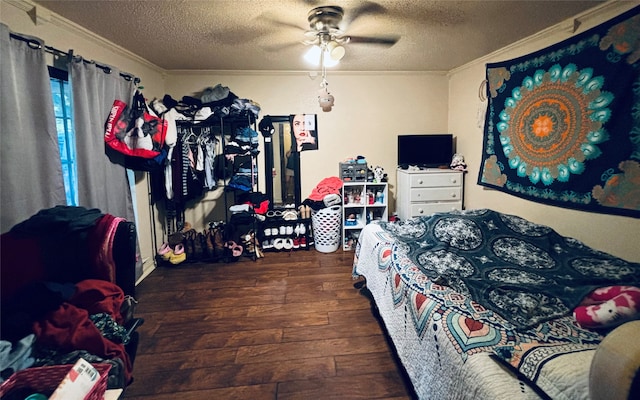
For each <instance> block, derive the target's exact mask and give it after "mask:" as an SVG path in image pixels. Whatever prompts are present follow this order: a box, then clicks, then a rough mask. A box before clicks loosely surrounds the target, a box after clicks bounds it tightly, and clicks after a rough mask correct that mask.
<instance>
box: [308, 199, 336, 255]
mask: <svg viewBox="0 0 640 400" xmlns="http://www.w3.org/2000/svg"><path fill="white" fill-rule="evenodd" d="M341 221H342V206H331V207H327V208H323V209H321V210H318V211H313V213H312V214H311V222H312V223H313V236H314V240H315V246H316V250H318V251H319V252H322V253H332V252H334V251H336V250H338V247H339V246H340V223H341Z"/></svg>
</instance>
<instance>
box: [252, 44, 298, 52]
mask: <svg viewBox="0 0 640 400" xmlns="http://www.w3.org/2000/svg"><path fill="white" fill-rule="evenodd" d="M304 46H305V44H304V43H302V42H289V43H273V44H265V45H261V46H260V47H262V48H263V49H264V50H265V51H268V52H278V51H283V50H287V49H290V48H291V47H300V48H301V49H303V48H304Z"/></svg>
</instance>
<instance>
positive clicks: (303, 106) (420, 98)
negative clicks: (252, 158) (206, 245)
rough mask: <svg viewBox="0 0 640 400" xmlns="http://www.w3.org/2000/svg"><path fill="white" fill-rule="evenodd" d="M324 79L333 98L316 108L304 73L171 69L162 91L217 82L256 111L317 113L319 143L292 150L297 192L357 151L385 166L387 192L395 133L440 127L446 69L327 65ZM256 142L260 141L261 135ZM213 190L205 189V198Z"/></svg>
mask: <svg viewBox="0 0 640 400" xmlns="http://www.w3.org/2000/svg"><path fill="white" fill-rule="evenodd" d="M327 81H328V82H329V89H330V91H331V93H332V94H333V95H334V97H335V99H336V100H335V106H334V107H333V110H332V111H330V112H323V111H322V109H321V108H320V107H319V105H318V101H317V91H318V89H319V88H320V86H319V85H320V78H319V77H317V78H315V79H311V78H310V77H309V73H308V72H287V73H285V72H282V73H279V72H245V73H243V72H202V73H194V72H185V71H171V72H170V74H169V76H168V77H167V85H166V91H167V93H168V94H170V95H171V96H172V97H174V98H175V99H179V98H181V97H182V96H184V95H191V94H194V93H196V92H199V91H201V90H202V89H204V88H205V87H207V86H214V85H216V84H218V83H220V84H222V85H225V86H228V87H229V88H230V89H231V91H232V92H234V93H235V94H236V95H237V96H239V97H241V98H249V99H251V100H253V101H255V102H257V103H258V104H260V106H261V113H260V116H261V117H262V116H264V115H289V114H297V113H307V114H313V113H315V114H317V115H318V143H319V149H318V150H317V151H305V152H302V153H301V155H300V157H301V177H302V198H303V199H304V198H306V197H307V196H308V195H309V194H310V193H311V191H312V190H313V188H314V187H315V186H316V185H317V184H318V182H320V181H321V180H322V179H323V178H326V177H330V176H338V163H339V162H341V161H344V160H345V159H346V158H349V157H356V156H358V155H363V156H365V157H366V158H367V161H368V162H369V164H373V166H375V165H380V166H382V167H384V168H385V170H386V171H387V173H388V175H389V181H390V190H391V191H392V192H394V193H395V167H396V164H397V159H396V154H397V151H396V147H397V143H396V141H397V139H396V136H397V135H398V134H399V133H442V132H446V130H447V90H448V89H447V84H448V83H447V78H446V76H445V75H444V74H442V73H412V74H404V73H384V74H372V73H339V72H331V71H329V72H328V76H327ZM260 141H261V145H262V138H261V139H260ZM261 156H262V154H261ZM263 173H264V171H261V173H260V180H261V182H263V181H264V178H263V176H264V175H263ZM263 191H264V189H263ZM217 195H218V194H217V193H213V194H210V195H209V196H207V201H213V200H211V199H213V198H214V197H216V196H217ZM197 207H198V206H197V205H196V208H197ZM201 215H202V210H197V211H196V213H194V214H189V213H187V220H189V221H190V222H192V223H194V224H195V225H196V226H198V225H200V224H202V223H203V222H205V221H201V220H200V216H201Z"/></svg>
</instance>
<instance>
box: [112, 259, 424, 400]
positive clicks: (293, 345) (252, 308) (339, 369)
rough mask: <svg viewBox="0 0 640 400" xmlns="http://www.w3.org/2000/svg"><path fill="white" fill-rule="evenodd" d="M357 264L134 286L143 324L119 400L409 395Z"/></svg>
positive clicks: (165, 276) (312, 262) (231, 271)
mask: <svg viewBox="0 0 640 400" xmlns="http://www.w3.org/2000/svg"><path fill="white" fill-rule="evenodd" d="M352 263H353V252H343V251H342V250H338V251H336V252H335V253H320V252H317V251H316V250H314V249H312V250H309V251H297V252H292V253H267V254H266V257H265V258H262V259H259V260H257V261H255V262H254V261H252V260H250V259H248V258H246V259H244V260H241V261H240V262H237V263H229V264H224V263H218V264H202V263H196V264H182V265H180V266H177V267H158V268H157V269H156V270H155V271H153V272H152V273H151V275H149V277H147V278H146V279H145V280H143V281H142V282H141V283H140V284H139V285H138V287H137V288H136V298H137V299H138V300H139V305H138V308H137V310H136V316H139V317H142V318H144V319H145V323H144V325H142V326H141V327H140V328H139V329H138V332H140V335H141V337H140V345H139V347H138V354H137V357H136V359H135V365H134V371H133V375H134V381H133V383H132V384H131V385H130V386H129V387H128V388H127V389H126V391H125V393H124V396H123V397H124V398H125V399H130V400H136V399H138V400H143V399H144V400H150V399H154V400H165V399H181V400H195V399H197V400H202V399H252V400H260V399H341V400H342V399H410V398H412V397H413V395H412V389H411V386H410V384H406V383H405V379H404V375H403V373H402V369H401V367H399V366H398V365H399V364H398V363H397V362H396V361H395V358H394V354H393V351H392V349H391V347H390V345H389V344H388V342H387V340H386V336H385V335H384V334H383V328H382V327H381V326H380V324H379V323H378V320H377V319H376V318H375V317H374V316H373V314H372V312H371V308H370V302H369V300H368V299H367V298H366V297H365V296H363V295H361V294H360V293H359V291H358V290H357V289H355V288H354V287H353V284H354V281H353V280H352V278H351V267H352Z"/></svg>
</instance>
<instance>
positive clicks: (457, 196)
mask: <svg viewBox="0 0 640 400" xmlns="http://www.w3.org/2000/svg"><path fill="white" fill-rule="evenodd" d="M409 196H410V199H411V200H410V201H411V202H412V203H415V202H425V201H443V200H445V201H452V200H462V187H460V186H451V187H435V188H428V189H415V188H411V191H410V192H409Z"/></svg>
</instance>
